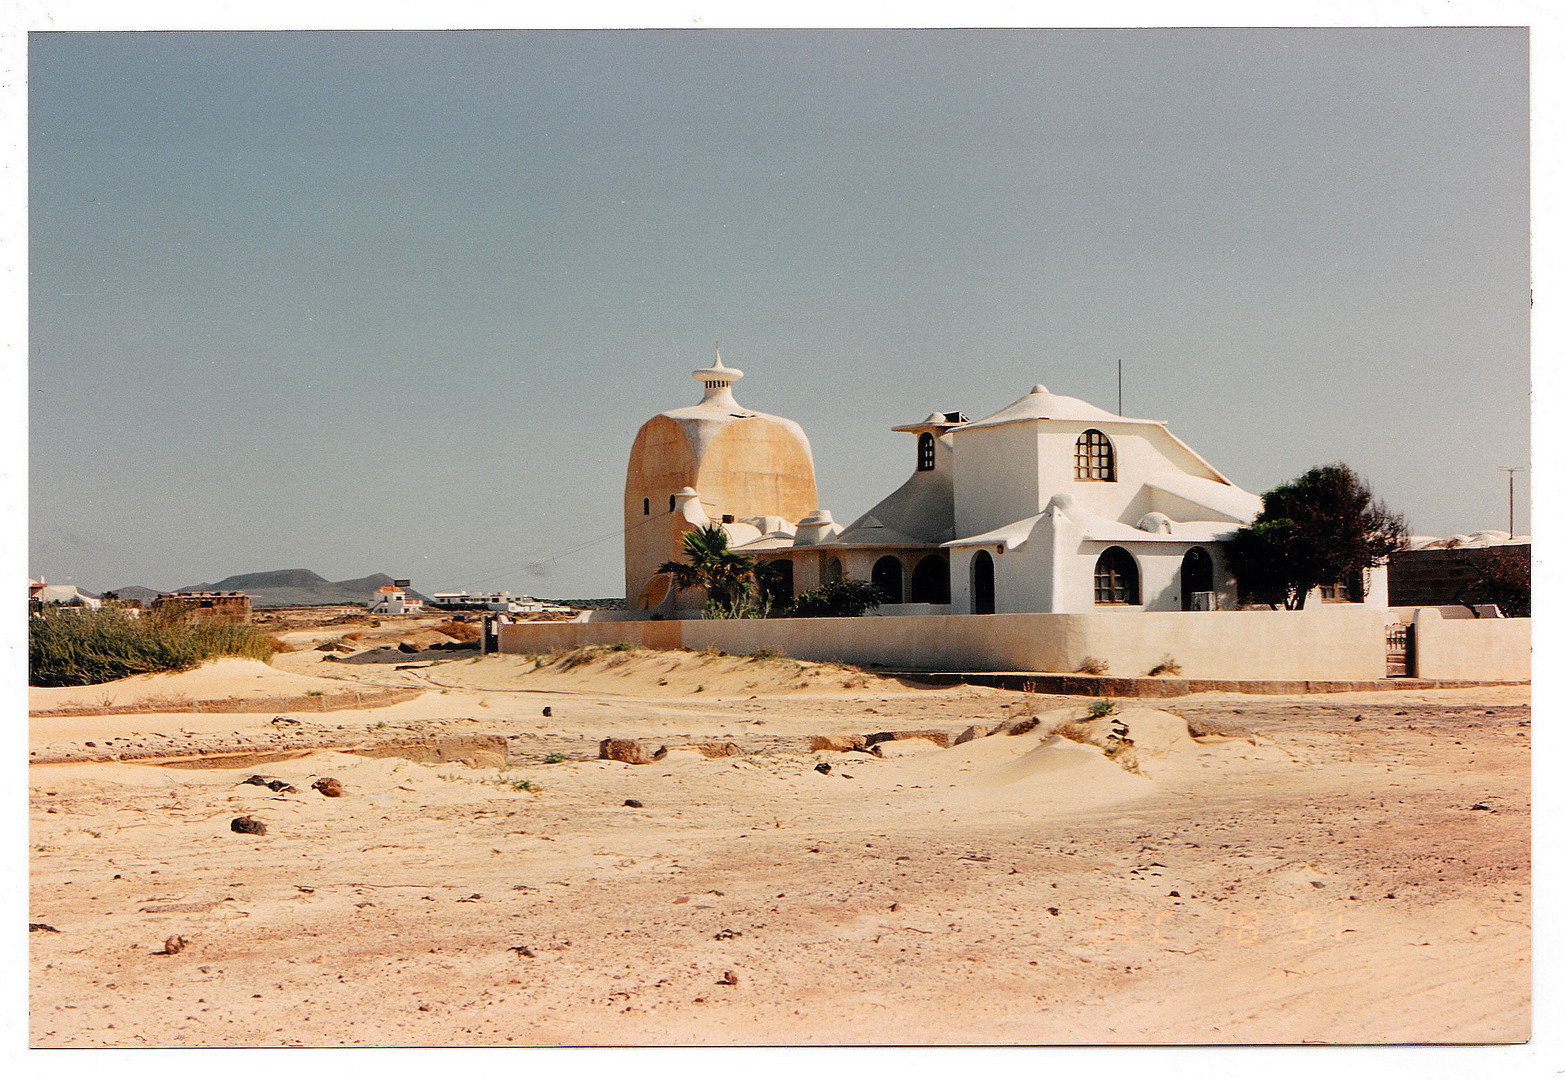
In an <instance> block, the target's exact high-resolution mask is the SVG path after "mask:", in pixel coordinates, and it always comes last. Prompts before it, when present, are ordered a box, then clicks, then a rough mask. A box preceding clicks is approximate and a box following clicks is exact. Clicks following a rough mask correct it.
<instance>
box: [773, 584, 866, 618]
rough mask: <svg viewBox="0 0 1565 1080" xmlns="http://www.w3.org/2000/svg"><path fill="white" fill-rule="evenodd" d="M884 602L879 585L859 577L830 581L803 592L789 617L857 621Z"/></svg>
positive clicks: (795, 601) (795, 602)
mask: <svg viewBox="0 0 1565 1080" xmlns="http://www.w3.org/2000/svg"><path fill="white" fill-rule="evenodd" d="M884 600H885V597H884V596H883V595H882V594H881V591H880V588H879V586H877V585H874V584H871V583H870V582H868V581H859V580H857V579H855V578H844V579H842V580H841V581H828V582H827V583H826V584H824V585H822V586H820V587H819V588H816V589H808V590H806V591H805V592H802V593H800V594H799V596H798V598H797V599H795V600H794V602H793V607H792V608H791V609H790V610H789V611H788V615H790V616H794V617H798V618H817V617H821V616H827V617H836V618H856V617H857V616H859V615H862V614H864V613H865V612H866V611H873V610H874V609H875V608H878V607H879V606H880V605H881V604H882V603H883V602H884Z"/></svg>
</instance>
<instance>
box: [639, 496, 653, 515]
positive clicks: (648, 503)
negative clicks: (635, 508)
mask: <svg viewBox="0 0 1565 1080" xmlns="http://www.w3.org/2000/svg"><path fill="white" fill-rule="evenodd" d="M641 513H642V515H643V516H645V515H647V514H650V513H652V500H651V499H642V500H641Z"/></svg>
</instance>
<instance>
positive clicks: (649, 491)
mask: <svg viewBox="0 0 1565 1080" xmlns="http://www.w3.org/2000/svg"><path fill="white" fill-rule="evenodd" d="M695 479H696V461H695V455H694V453H693V452H692V450H691V446H690V440H689V439H687V438H686V437H685V433H684V432H683V431H681V430H680V427H679V425H678V424H677V423H675V422H674V421H673V420H670V419H669V418H668V417H666V416H654V417H653V418H652V419H651V420H648V421H647V422H646V423H645V424H643V425H642V426H641V430H640V431H639V432H637V434H636V441H635V443H634V445H632V447H631V450H630V465H629V467H628V468H627V469H626V471H625V597H626V603H627V604H628V605H629V606H631V607H633V608H636V609H638V610H640V609H644V608H645V606H646V605H645V604H644V603H641V602H640V601H641V600H642V593H643V591H644V590H645V588H646V585H647V581H648V579H649V578H651V577H652V575H653V573H654V572H655V571H656V570H657V568H658V567H659V566H661V565H662V564H663V563H665V562H667V561H668V560H670V559H677V558H679V554H680V550H679V537H680V536H681V535H682V533H683V530H682V529H681V528H680V526H681V525H682V524H683V522H682V521H680V519H678V518H677V517H675V515H673V514H671V513H669V509H668V497H669V496H670V495H672V494H673V493H674V492H676V491H678V490H679V489H680V488H683V487H690V486H693V485H694V484H695ZM643 499H648V500H650V503H651V505H650V509H651V513H650V514H643V513H642V512H641V508H642V500H643Z"/></svg>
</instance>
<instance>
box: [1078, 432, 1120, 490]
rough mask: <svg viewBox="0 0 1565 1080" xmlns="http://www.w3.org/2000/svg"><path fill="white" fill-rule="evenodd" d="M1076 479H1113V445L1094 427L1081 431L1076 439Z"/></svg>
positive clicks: (1111, 480)
mask: <svg viewBox="0 0 1565 1080" xmlns="http://www.w3.org/2000/svg"><path fill="white" fill-rule="evenodd" d="M1076 479H1078V480H1103V481H1108V482H1113V480H1114V447H1113V445H1112V444H1111V443H1110V442H1109V437H1108V436H1107V435H1105V434H1103V432H1101V431H1098V430H1097V429H1096V428H1089V429H1088V430H1086V431H1083V432H1082V433H1081V437H1080V438H1078V439H1077V440H1076Z"/></svg>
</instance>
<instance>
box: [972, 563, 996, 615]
mask: <svg viewBox="0 0 1565 1080" xmlns="http://www.w3.org/2000/svg"><path fill="white" fill-rule="evenodd" d="M973 614H974V615H993V614H994V556H993V555H990V554H989V553H988V552H987V551H980V552H979V553H978V554H976V555H974V556H973Z"/></svg>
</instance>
